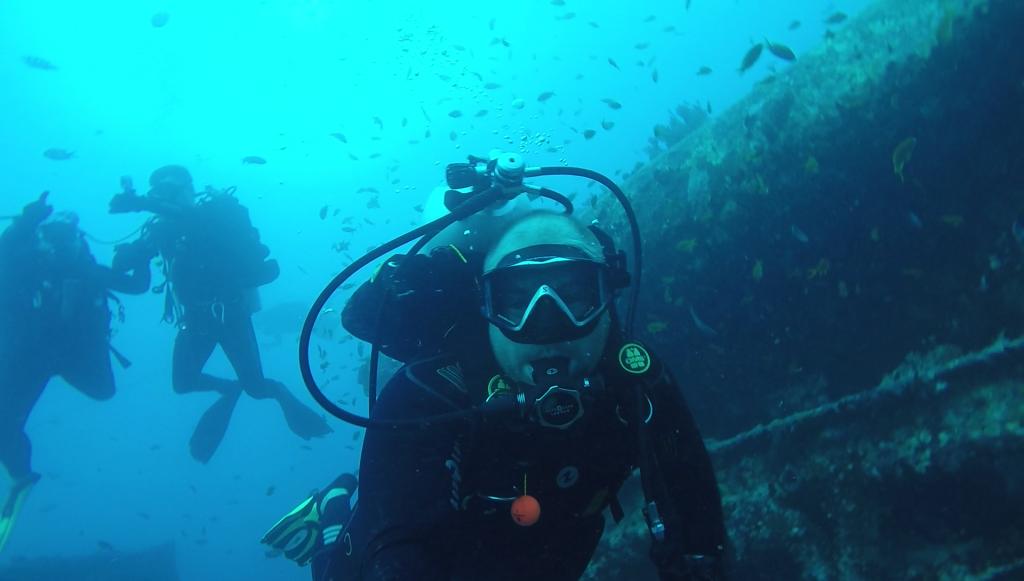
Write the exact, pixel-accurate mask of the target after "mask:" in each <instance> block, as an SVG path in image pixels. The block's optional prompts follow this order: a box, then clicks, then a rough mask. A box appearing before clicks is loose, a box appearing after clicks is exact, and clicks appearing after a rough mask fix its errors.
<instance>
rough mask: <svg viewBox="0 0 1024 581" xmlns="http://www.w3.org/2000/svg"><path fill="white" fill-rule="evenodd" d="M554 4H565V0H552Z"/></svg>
mask: <svg viewBox="0 0 1024 581" xmlns="http://www.w3.org/2000/svg"><path fill="white" fill-rule="evenodd" d="M551 5H552V6H565V0H551Z"/></svg>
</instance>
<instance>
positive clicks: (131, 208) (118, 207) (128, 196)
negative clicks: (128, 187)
mask: <svg viewBox="0 0 1024 581" xmlns="http://www.w3.org/2000/svg"><path fill="white" fill-rule="evenodd" d="M143 205H144V204H143V202H142V197H141V196H137V195H135V194H132V193H128V192H122V193H120V194H116V195H115V196H114V197H113V198H110V206H109V208H110V213H111V214H125V213H128V212H141V211H142V210H143Z"/></svg>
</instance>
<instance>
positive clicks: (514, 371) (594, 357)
mask: <svg viewBox="0 0 1024 581" xmlns="http://www.w3.org/2000/svg"><path fill="white" fill-rule="evenodd" d="M610 330H611V316H610V315H609V314H608V313H604V314H603V315H601V318H600V319H598V321H597V326H596V327H594V331H593V332H592V333H591V334H589V335H587V336H586V337H582V338H580V339H576V340H575V341H562V342H560V343H550V344H546V345H531V344H528V343H516V342H514V341H511V340H509V338H508V337H505V335H503V334H502V332H501V330H499V329H498V328H497V327H495V326H494V325H488V328H487V334H488V336H489V338H490V340H491V350H492V351H493V352H494V358H495V359H497V361H498V365H500V366H501V370H502V371H504V372H505V375H507V376H508V377H509V378H511V379H513V380H515V381H518V382H520V383H525V384H532V383H533V364H532V363H531V362H532V361H536V360H538V359H544V358H547V357H567V358H568V359H569V377H573V378H580V377H584V376H586V375H587V374H589V373H590V372H592V371H593V370H594V368H595V367H597V363H598V361H599V360H600V359H601V354H602V353H603V352H604V346H605V342H606V341H607V340H608V334H609V331H610Z"/></svg>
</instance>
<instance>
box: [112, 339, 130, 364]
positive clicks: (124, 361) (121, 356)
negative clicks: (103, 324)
mask: <svg viewBox="0 0 1024 581" xmlns="http://www.w3.org/2000/svg"><path fill="white" fill-rule="evenodd" d="M107 347H108V348H109V349H110V353H111V354H112V355H113V356H114V358H115V359H117V362H118V364H120V365H121V369H128V368H129V367H131V366H132V362H131V359H128V358H127V357H125V356H124V354H123V353H121V352H120V351H118V350H117V349H115V348H114V346H113V345H110V344H109V343H108V344H107Z"/></svg>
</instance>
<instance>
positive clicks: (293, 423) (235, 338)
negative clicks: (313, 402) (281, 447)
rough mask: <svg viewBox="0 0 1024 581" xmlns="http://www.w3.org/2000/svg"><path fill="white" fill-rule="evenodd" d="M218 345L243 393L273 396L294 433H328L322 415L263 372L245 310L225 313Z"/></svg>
mask: <svg viewBox="0 0 1024 581" xmlns="http://www.w3.org/2000/svg"><path fill="white" fill-rule="evenodd" d="M220 344H221V347H222V348H223V349H224V353H225V354H226V355H227V356H228V361H230V362H231V366H232V367H234V369H235V373H236V374H238V380H239V381H240V382H241V384H242V387H243V388H244V389H245V392H246V393H247V394H249V395H250V396H252V397H254V398H256V399H265V398H274V399H276V400H277V402H278V403H279V404H280V405H281V410H282V411H283V412H284V417H285V421H287V422H288V427H289V428H291V430H292V432H294V433H295V434H296V435H297V436H299V437H300V438H303V439H306V440H308V439H309V438H315V437H317V436H323V435H326V434H328V433H330V432H331V428H330V426H328V425H327V422H326V421H325V420H324V419H323V417H321V416H320V415H319V414H317V413H316V412H314V411H313V410H312V409H310V408H309V407H307V406H305V405H303V404H302V402H300V401H299V400H298V399H297V398H296V397H295V396H294V395H292V393H291V392H290V391H288V388H287V387H285V385H284V384H283V383H281V382H280V381H275V380H273V379H267V378H266V377H265V376H264V375H263V364H262V363H261V361H260V348H259V345H258V344H257V342H256V333H255V331H254V330H253V327H252V318H251V317H250V316H249V315H248V314H247V313H239V312H235V313H233V314H232V313H230V312H229V313H228V316H227V317H226V319H225V324H224V333H223V334H222V336H221V343H220Z"/></svg>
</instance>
